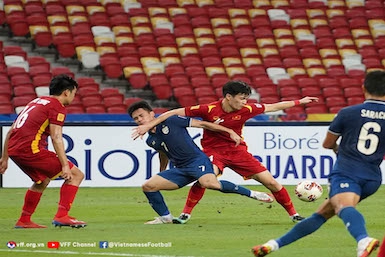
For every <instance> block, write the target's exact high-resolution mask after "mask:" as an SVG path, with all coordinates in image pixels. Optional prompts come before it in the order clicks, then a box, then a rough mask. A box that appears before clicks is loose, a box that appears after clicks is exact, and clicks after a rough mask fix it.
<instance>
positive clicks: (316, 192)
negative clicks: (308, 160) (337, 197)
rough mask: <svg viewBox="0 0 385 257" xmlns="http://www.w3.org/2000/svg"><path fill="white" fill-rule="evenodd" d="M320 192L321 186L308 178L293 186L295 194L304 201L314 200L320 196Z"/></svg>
mask: <svg viewBox="0 0 385 257" xmlns="http://www.w3.org/2000/svg"><path fill="white" fill-rule="evenodd" d="M322 192H323V189H322V186H321V185H320V184H318V183H317V182H314V181H310V180H306V181H302V182H300V183H299V184H298V185H297V186H296V188H295V194H296V195H297V197H298V198H299V199H300V200H302V201H304V202H314V201H315V200H317V199H319V198H320V197H321V196H322Z"/></svg>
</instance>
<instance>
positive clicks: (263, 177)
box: [251, 170, 304, 222]
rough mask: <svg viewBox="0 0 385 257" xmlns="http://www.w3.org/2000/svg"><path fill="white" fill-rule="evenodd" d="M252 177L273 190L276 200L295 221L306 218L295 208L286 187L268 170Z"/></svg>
mask: <svg viewBox="0 0 385 257" xmlns="http://www.w3.org/2000/svg"><path fill="white" fill-rule="evenodd" d="M251 178H252V179H254V180H256V181H258V182H260V183H262V185H264V186H265V187H266V188H268V189H269V190H270V191H271V192H272V194H273V196H274V198H275V200H276V201H277V202H278V203H279V204H280V205H281V206H282V207H283V208H284V209H285V210H286V212H287V213H288V214H289V216H290V218H291V220H292V221H293V222H300V221H302V220H303V219H304V217H302V216H300V215H299V214H298V213H297V211H296V210H295V208H294V205H293V202H292V201H291V198H290V195H289V193H288V192H287V190H286V188H285V187H283V186H282V185H281V184H280V183H278V181H277V180H275V179H274V177H273V176H272V175H271V173H270V172H269V171H268V170H265V171H263V172H260V173H258V174H255V175H253V176H252V177H251Z"/></svg>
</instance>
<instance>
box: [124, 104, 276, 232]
mask: <svg viewBox="0 0 385 257" xmlns="http://www.w3.org/2000/svg"><path fill="white" fill-rule="evenodd" d="M128 113H129V114H130V116H131V117H132V118H133V119H134V121H135V122H136V123H137V124H138V125H144V124H148V123H150V122H151V121H152V120H154V119H155V113H154V112H153V111H152V108H151V106H150V105H149V104H148V103H147V102H145V101H141V102H137V103H134V104H132V105H131V106H130V107H129V109H128ZM187 127H197V128H205V129H211V130H214V131H219V132H222V133H228V134H229V135H230V137H231V138H232V139H233V140H234V142H235V143H234V147H236V146H237V145H238V144H239V143H240V142H241V140H242V139H241V137H240V136H239V135H238V134H237V133H235V132H234V131H233V130H232V129H228V128H226V127H223V126H221V125H218V124H214V123H210V122H206V121H200V120H196V119H192V118H188V117H181V116H172V117H169V118H168V119H166V120H165V121H164V122H162V123H160V124H159V125H157V126H155V127H153V128H152V129H151V130H150V131H149V136H148V138H147V140H146V143H147V144H148V145H149V146H150V147H152V148H154V149H155V150H156V151H158V152H159V158H160V170H161V171H162V172H160V173H158V174H157V175H155V176H153V177H151V178H150V179H149V180H147V181H146V182H145V183H144V184H143V186H142V188H143V192H144V194H145V195H146V197H147V199H148V201H149V203H150V205H151V207H152V208H153V209H154V211H155V212H156V213H157V214H158V215H159V217H157V218H155V220H152V221H149V222H147V223H146V224H164V223H172V222H173V217H172V215H171V213H170V211H169V210H168V208H167V205H166V203H165V201H164V199H163V196H162V194H161V193H160V192H159V191H160V190H175V189H178V188H182V187H184V186H185V185H187V184H190V183H191V182H194V181H196V180H198V181H199V183H200V184H201V185H202V186H203V187H205V188H209V189H214V190H219V191H221V192H223V193H235V194H240V195H244V196H248V197H250V198H254V199H256V200H260V201H267V202H271V197H270V196H269V195H268V194H266V193H262V192H257V191H251V190H249V189H247V188H245V187H242V186H238V185H235V184H233V183H231V182H229V181H225V180H222V181H218V180H217V177H216V175H215V173H214V169H213V165H212V163H211V161H210V159H209V158H208V157H207V156H206V155H205V154H204V153H203V152H202V151H201V150H200V149H199V147H198V146H197V145H196V144H195V143H194V141H193V139H192V138H191V137H190V135H189V134H188V131H187V129H186V128H187ZM168 160H170V161H171V162H172V163H173V165H174V167H173V168H171V169H168V170H166V167H167V165H168Z"/></svg>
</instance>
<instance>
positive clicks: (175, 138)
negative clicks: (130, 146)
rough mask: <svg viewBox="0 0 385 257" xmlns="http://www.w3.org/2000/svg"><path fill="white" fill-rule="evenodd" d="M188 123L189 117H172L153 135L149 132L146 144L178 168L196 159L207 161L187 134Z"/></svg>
mask: <svg viewBox="0 0 385 257" xmlns="http://www.w3.org/2000/svg"><path fill="white" fill-rule="evenodd" d="M190 122H191V118H189V117H181V116H172V117H170V118H168V119H167V120H165V121H164V122H162V123H160V124H159V125H157V126H156V131H155V133H151V132H149V137H148V138H147V140H146V143H147V144H148V145H149V146H150V147H152V148H154V149H155V150H157V151H163V152H164V153H165V154H166V155H167V157H168V158H169V159H170V161H171V162H173V164H174V165H175V167H178V168H180V167H186V166H188V165H189V164H190V163H191V162H193V161H195V160H197V159H198V158H200V159H202V158H203V159H207V156H206V155H205V154H204V153H203V152H202V151H201V150H200V149H199V147H198V146H197V145H196V144H195V143H194V141H193V140H192V138H191V137H190V135H189V133H188V132H187V129H186V127H189V126H190Z"/></svg>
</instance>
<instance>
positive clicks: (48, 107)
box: [8, 96, 67, 156]
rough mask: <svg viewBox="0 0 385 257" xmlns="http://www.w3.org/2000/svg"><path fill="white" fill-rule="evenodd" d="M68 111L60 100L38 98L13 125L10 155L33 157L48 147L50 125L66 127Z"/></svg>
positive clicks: (9, 146) (45, 97)
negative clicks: (32, 155) (65, 121)
mask: <svg viewBox="0 0 385 257" xmlns="http://www.w3.org/2000/svg"><path fill="white" fill-rule="evenodd" d="M66 113H67V112H66V109H65V107H64V105H62V104H61V103H60V102H59V100H58V99H56V98H54V97H49V96H42V97H40V98H36V99H34V100H33V101H31V102H30V103H28V104H27V106H26V107H25V108H24V110H23V111H22V112H21V113H20V114H19V115H18V117H17V119H16V121H15V122H14V124H13V130H12V132H11V135H10V138H9V143H8V154H9V155H10V156H12V155H31V154H36V153H39V152H40V150H41V149H46V148H47V146H48V142H47V137H48V136H49V135H50V133H49V125H50V124H56V125H59V126H63V125H64V120H65V117H66Z"/></svg>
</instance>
